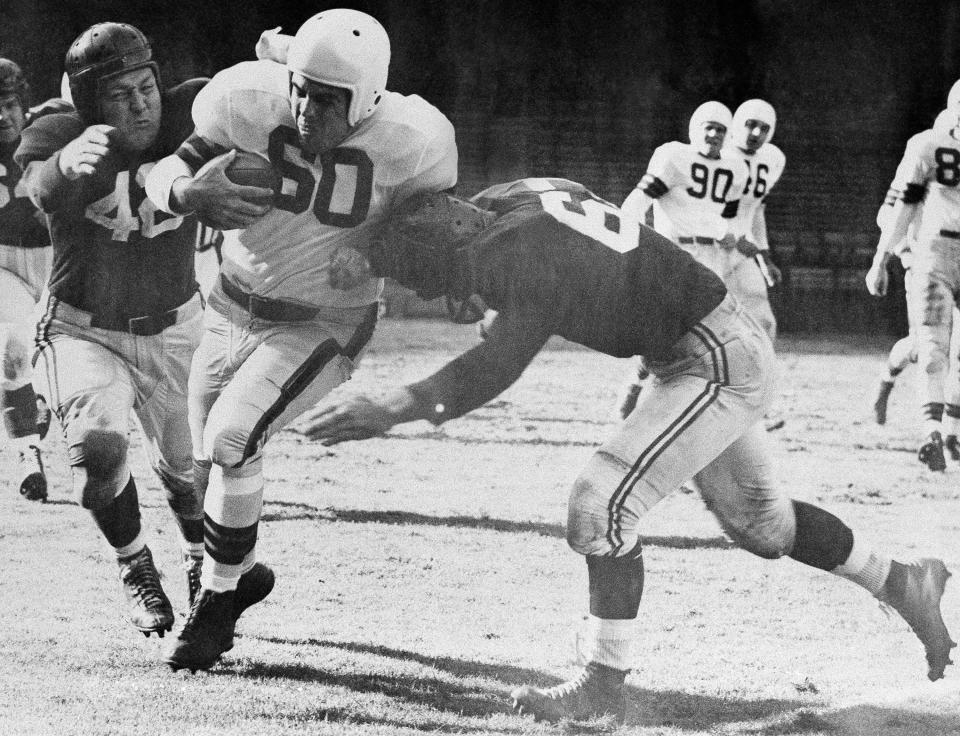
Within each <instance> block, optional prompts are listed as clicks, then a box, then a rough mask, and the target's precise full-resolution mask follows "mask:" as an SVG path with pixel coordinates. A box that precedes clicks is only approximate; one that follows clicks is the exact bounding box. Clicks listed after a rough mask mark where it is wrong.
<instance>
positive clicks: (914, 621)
mask: <svg viewBox="0 0 960 736" xmlns="http://www.w3.org/2000/svg"><path fill="white" fill-rule="evenodd" d="M949 577H950V572H949V571H948V570H947V568H946V566H945V565H944V564H943V561H942V560H937V559H930V558H926V559H922V560H920V561H918V562H915V563H911V564H904V563H902V562H896V561H894V562H893V563H891V567H890V574H889V575H888V576H887V580H886V582H885V583H884V585H883V589H882V590H881V591H880V594H879V595H878V596H877V598H879V599H880V601H881V602H882V603H886V604H887V605H889V606H890V607H891V608H893V609H894V610H895V611H896V612H897V613H899V614H900V615H901V616H902V617H903V620H904V621H906V622H907V623H908V624H910V628H911V629H913V633H915V634H916V635H917V638H919V639H920V641H921V643H922V644H923V648H924V650H925V651H926V655H927V665H928V670H927V677H929V678H930V679H931V680H939V679H940V678H941V677H943V671H944V670H945V669H946V667H947V665H950V664H953V662H952V661H951V659H950V650H951V649H953V647H955V646H957V644H956V642H954V641H952V640H951V639H950V634H949V632H948V631H947V627H946V624H944V622H943V616H942V615H941V613H940V599H941V598H942V597H943V589H944V587H945V586H946V584H947V578H949Z"/></svg>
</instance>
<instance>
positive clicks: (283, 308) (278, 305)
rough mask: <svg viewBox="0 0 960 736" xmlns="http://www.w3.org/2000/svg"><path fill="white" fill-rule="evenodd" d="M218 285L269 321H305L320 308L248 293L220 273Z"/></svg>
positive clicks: (241, 304) (254, 314) (241, 303)
mask: <svg viewBox="0 0 960 736" xmlns="http://www.w3.org/2000/svg"><path fill="white" fill-rule="evenodd" d="M220 287H221V288H222V289H223V293H224V294H226V295H227V296H228V297H230V298H231V299H232V300H233V301H235V302H236V303H237V304H239V305H240V306H241V307H243V308H244V309H246V310H247V311H248V312H250V314H251V315H252V316H254V317H257V318H259V319H268V320H270V321H271V322H305V321H306V320H308V319H313V318H314V317H316V316H317V312H319V311H320V310H319V309H317V308H316V307H305V306H303V305H302V304H294V303H293V302H285V301H283V300H281V299H268V298H267V297H264V296H257V295H256V294H248V293H247V292H245V291H244V290H243V289H241V288H240V287H239V286H237V285H236V284H235V283H233V282H232V281H231V280H230V279H228V278H227V277H226V276H225V275H224V274H220Z"/></svg>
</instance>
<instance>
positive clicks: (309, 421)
mask: <svg viewBox="0 0 960 736" xmlns="http://www.w3.org/2000/svg"><path fill="white" fill-rule="evenodd" d="M394 424H395V421H394V417H393V414H392V413H391V412H390V411H388V410H387V408H386V406H384V405H383V404H381V403H378V402H377V401H374V400H372V399H369V398H367V397H366V396H352V397H349V398H346V399H343V400H341V401H339V402H337V403H335V404H328V405H326V406H322V407H319V408H316V409H313V410H312V411H311V412H309V413H308V414H306V415H305V418H304V420H303V422H301V423H300V425H299V426H298V427H297V431H299V432H300V433H301V434H304V435H306V436H307V437H309V438H310V439H312V440H319V441H320V443H321V444H323V445H327V446H330V445H336V444H338V443H340V442H349V441H350V440H365V439H369V438H370V437H377V436H378V435H382V434H384V433H385V432H386V431H387V430H388V429H390V428H391V427H392V426H393V425H394Z"/></svg>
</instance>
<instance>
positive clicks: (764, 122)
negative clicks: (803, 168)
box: [721, 99, 787, 341]
mask: <svg viewBox="0 0 960 736" xmlns="http://www.w3.org/2000/svg"><path fill="white" fill-rule="evenodd" d="M776 127H777V113H776V112H775V111H774V109H773V106H772V105H770V103H768V102H765V101H763V100H757V99H753V100H747V101H746V102H744V103H743V104H741V105H740V107H738V108H737V111H736V112H735V113H734V114H733V124H732V125H731V126H730V131H729V132H728V133H727V137H726V138H725V139H724V152H725V153H729V154H730V155H731V156H734V157H739V158H741V159H743V161H744V163H746V165H747V169H748V171H749V176H748V177H747V182H746V185H745V186H744V188H743V191H742V193H741V194H740V205H739V206H738V208H737V213H736V215H734V222H733V225H732V227H733V229H734V231H735V232H738V233H742V234H744V236H745V237H744V239H743V240H740V241H738V243H737V247H736V248H733V249H731V250H729V251H726V256H727V264H726V269H725V271H724V273H723V274H721V277H722V278H723V283H725V284H726V285H727V288H728V289H730V292H731V293H732V294H733V295H734V296H736V297H737V299H738V300H739V301H740V303H741V304H743V306H744V308H745V309H746V310H747V313H748V314H749V315H750V316H751V317H753V318H754V319H755V320H757V321H758V322H759V323H760V326H761V327H763V329H764V330H766V333H767V334H768V335H769V336H770V340H771V341H775V340H776V336H777V320H776V318H775V317H774V316H773V310H772V309H770V298H769V296H768V294H767V286H768V285H769V286H776V285H777V284H779V283H780V280H781V274H780V269H779V268H777V266H776V264H775V263H774V262H773V261H772V260H771V259H770V242H769V240H768V239H767V220H766V214H765V213H766V198H767V195H769V194H770V190H771V189H773V187H774V185H775V184H776V183H777V182H778V181H779V180H780V176H781V175H782V174H783V167H784V166H785V165H786V162H787V159H786V156H784V155H783V151H781V150H780V149H779V148H777V147H776V146H775V145H773V144H772V143H771V142H770V139H771V138H773V131H774V130H775V129H776Z"/></svg>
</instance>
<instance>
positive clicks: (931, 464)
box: [917, 431, 947, 472]
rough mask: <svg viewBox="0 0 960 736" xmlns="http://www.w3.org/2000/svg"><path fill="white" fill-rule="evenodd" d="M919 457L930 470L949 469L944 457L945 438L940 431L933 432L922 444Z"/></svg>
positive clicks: (940, 470) (918, 453)
mask: <svg viewBox="0 0 960 736" xmlns="http://www.w3.org/2000/svg"><path fill="white" fill-rule="evenodd" d="M917 458H918V459H919V460H920V462H922V463H923V464H924V465H926V466H927V467H928V468H930V470H933V471H936V472H942V471H944V470H946V469H947V461H946V460H945V459H944V457H943V438H942V437H941V436H940V433H939V432H936V431H934V432H931V433H930V436H929V437H927V441H926V442H924V443H923V444H922V445H921V446H920V450H919V451H918V452H917Z"/></svg>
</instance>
